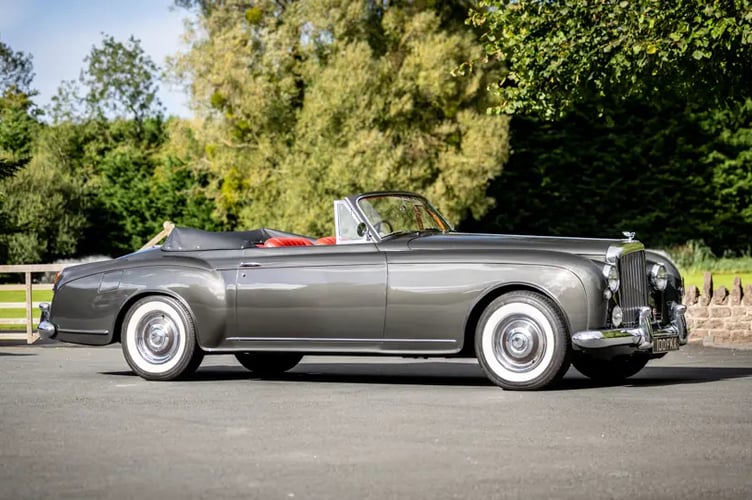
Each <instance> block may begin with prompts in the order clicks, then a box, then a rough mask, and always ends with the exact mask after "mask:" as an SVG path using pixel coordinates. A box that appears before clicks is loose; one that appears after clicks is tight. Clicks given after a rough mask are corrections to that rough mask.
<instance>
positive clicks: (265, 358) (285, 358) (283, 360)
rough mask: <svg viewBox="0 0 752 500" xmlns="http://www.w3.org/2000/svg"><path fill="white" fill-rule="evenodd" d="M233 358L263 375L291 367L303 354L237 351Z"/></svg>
mask: <svg viewBox="0 0 752 500" xmlns="http://www.w3.org/2000/svg"><path fill="white" fill-rule="evenodd" d="M235 358H236V359H237V360H238V361H239V362H240V364H241V365H243V366H244V367H245V368H246V369H248V370H250V371H252V372H253V373H255V374H256V375H260V376H262V377H264V376H273V375H279V374H280V373H284V372H286V371H287V370H291V369H293V368H294V367H295V366H296V365H297V364H298V363H299V362H300V360H301V359H303V355H302V354H297V353H294V352H238V353H235Z"/></svg>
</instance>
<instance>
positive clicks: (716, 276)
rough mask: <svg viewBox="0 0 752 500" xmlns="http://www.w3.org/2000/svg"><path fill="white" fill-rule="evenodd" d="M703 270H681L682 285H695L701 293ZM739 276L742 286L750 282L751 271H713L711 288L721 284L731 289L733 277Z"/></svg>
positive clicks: (751, 282)
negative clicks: (690, 271) (689, 271)
mask: <svg viewBox="0 0 752 500" xmlns="http://www.w3.org/2000/svg"><path fill="white" fill-rule="evenodd" d="M704 275H705V273H704V272H699V271H698V272H692V273H688V272H685V271H682V276H684V286H685V287H689V286H690V285H694V286H696V287H697V288H698V289H699V290H700V293H702V285H703V283H704V281H703V280H704V279H705V278H704ZM737 276H739V277H740V278H741V279H742V287H744V286H745V285H748V284H752V273H719V272H714V273H713V289H717V288H718V287H719V286H721V285H723V286H725V287H726V288H727V289H729V290H730V289H731V285H732V284H733V283H734V278H735V277H737Z"/></svg>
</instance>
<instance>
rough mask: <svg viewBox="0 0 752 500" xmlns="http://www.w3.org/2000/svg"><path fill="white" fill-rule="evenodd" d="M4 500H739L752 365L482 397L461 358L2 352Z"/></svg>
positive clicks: (672, 358) (750, 487)
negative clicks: (172, 361) (278, 372)
mask: <svg viewBox="0 0 752 500" xmlns="http://www.w3.org/2000/svg"><path fill="white" fill-rule="evenodd" d="M0 425H1V426H2V427H1V428H0V498H2V499H6V498H7V499H21V498H77V499H78V498H81V499H83V498H146V499H149V498H155V499H157V498H159V499H170V498H262V499H267V498H268V499H289V498H304V499H305V498H321V499H324V498H331V499H340V498H342V499H355V498H374V499H377V498H378V499H381V498H411V499H412V498H431V499H437V498H438V499H440V498H478V499H486V498H572V499H574V498H577V499H581V498H650V499H656V498H672V499H673V498H683V499H688V498H739V499H746V498H752V350H746V351H740V350H726V349H711V348H702V347H694V346H690V347H689V348H688V349H685V350H684V351H682V352H680V353H671V354H669V355H668V356H666V357H665V358H664V359H662V360H658V361H654V362H651V364H649V365H648V367H647V368H646V369H645V370H644V371H643V372H641V373H640V374H639V375H638V376H636V377H635V378H634V379H632V380H630V382H629V383H627V384H624V385H617V386H597V385H595V384H593V383H591V382H590V381H589V380H587V379H585V378H583V377H582V376H580V375H579V374H578V373H577V372H576V371H574V370H571V371H570V372H569V373H568V374H567V376H566V378H565V379H564V381H563V382H562V383H561V384H560V385H559V386H558V387H556V388H555V389H553V390H548V391H544V392H533V393H521V392H507V391H502V390H500V389H498V388H496V387H494V386H492V385H490V384H489V383H488V382H487V381H486V379H485V378H484V377H483V375H482V374H481V371H480V368H479V367H478V366H477V364H476V363H475V362H471V361H461V360H455V361H445V360H411V359H392V358H372V357H368V358H364V357H344V358H335V357H307V358H304V360H303V362H302V363H301V364H300V365H299V366H298V367H297V368H296V369H295V370H294V371H293V372H292V373H290V374H288V375H286V376H284V377H280V378H277V379H274V380H260V379H257V378H254V377H252V376H251V375H250V374H249V373H248V372H246V371H245V370H244V369H243V368H241V367H240V366H239V365H238V364H237V363H236V362H235V360H234V358H233V357H231V356H217V357H211V358H207V360H205V362H204V365H203V366H202V368H201V369H200V370H199V372H198V373H197V376H196V377H195V379H193V380H190V381H185V382H147V381H144V380H142V379H140V378H138V377H135V376H133V375H132V374H131V373H130V372H129V371H128V369H127V365H126V364H125V361H124V360H123V358H122V355H121V352H120V349H119V346H112V347H107V348H83V347H67V346H66V347H62V344H58V345H54V344H53V345H44V346H36V347H35V346H30V347H27V346H0Z"/></svg>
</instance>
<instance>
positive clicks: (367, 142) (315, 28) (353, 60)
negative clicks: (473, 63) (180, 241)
mask: <svg viewBox="0 0 752 500" xmlns="http://www.w3.org/2000/svg"><path fill="white" fill-rule="evenodd" d="M183 3H188V4H191V2H183ZM193 3H196V2H193ZM198 3H201V5H199V7H202V8H201V9H200V11H201V12H203V15H200V16H199V18H198V21H197V23H196V25H195V26H194V29H193V32H192V33H191V41H192V46H191V50H190V52H189V53H187V54H185V55H184V56H183V57H180V58H178V59H177V61H176V64H175V70H176V71H177V73H178V74H179V75H182V77H183V78H185V79H186V80H187V81H188V82H189V83H190V85H191V88H192V93H193V100H194V105H195V106H196V108H197V110H198V112H199V116H200V119H199V120H197V121H196V122H194V123H193V124H186V126H187V127H188V128H189V130H182V131H178V133H177V134H176V135H175V136H174V137H175V139H174V140H173V150H174V151H175V154H176V155H177V156H178V157H180V158H183V159H184V160H185V161H186V162H188V163H189V164H191V165H195V166H197V167H200V168H205V169H206V171H208V172H210V173H211V175H212V176H213V177H214V179H215V180H214V184H213V187H212V189H211V190H210V195H211V197H212V198H213V199H214V200H215V203H216V206H217V211H218V214H219V215H220V216H221V218H222V219H223V220H224V221H225V222H226V223H227V224H228V225H230V226H236V225H238V226H243V227H252V226H259V225H272V226H276V227H280V228H285V229H289V230H295V231H299V232H306V233H311V234H326V233H330V232H332V231H333V227H332V214H331V200H332V199H334V198H336V197H341V196H344V195H348V194H351V193H353V192H358V191H366V190H374V189H409V190H415V191H420V192H423V193H425V194H426V195H428V196H429V197H431V198H432V199H433V200H436V201H437V202H438V205H439V206H440V208H441V209H442V210H443V211H444V212H445V213H446V214H447V215H448V216H449V217H450V218H451V219H453V220H455V221H456V220H458V219H460V218H461V217H462V216H464V215H465V214H466V213H467V212H471V213H472V214H473V215H475V216H479V215H480V214H482V213H483V212H484V211H485V210H487V208H488V207H489V206H490V204H491V201H492V200H490V199H489V198H488V197H487V196H486V194H485V188H486V185H487V184H488V182H489V180H490V179H491V178H493V177H494V176H495V175H497V174H498V173H499V172H500V171H501V167H502V164H503V162H504V161H505V159H506V156H507V129H508V122H507V119H506V118H504V117H500V116H488V115H487V114H486V113H485V110H486V108H487V107H488V106H489V105H490V104H491V103H490V102H489V101H488V100H487V94H486V92H485V90H484V89H485V87H486V85H487V82H488V81H490V80H488V79H489V78H491V79H493V78H494V76H493V75H494V68H493V66H490V67H489V68H486V69H487V70H488V71H487V72H480V71H478V72H475V73H472V74H469V75H467V76H466V77H465V78H462V79H460V78H455V77H452V75H451V70H452V69H453V68H454V67H456V66H457V65H459V64H460V63H461V62H462V61H464V60H468V59H470V58H479V57H481V56H482V47H481V46H480V45H479V44H478V43H477V42H476V41H475V37H474V36H473V33H472V32H471V31H470V30H468V29H467V27H466V26H464V25H463V18H464V14H462V13H461V12H462V11H463V10H464V9H457V8H456V7H457V6H458V5H460V6H461V4H458V3H453V2H443V3H441V5H440V6H435V5H434V4H435V2H429V1H425V2H423V1H410V2H389V3H386V2H384V3H381V2H371V1H356V2H352V1H346V0H310V1H306V2H273V1H259V2H248V1H242V0H226V1H222V2H212V3H207V5H209V6H210V8H208V9H204V8H203V7H204V5H203V4H204V3H206V2H203V3H202V2H198ZM453 6H454V7H455V8H454V9H453V8H452V7H453ZM457 12H460V14H459V15H456V13H457ZM465 12H466V11H465ZM187 138H190V140H188V139H187ZM197 143H198V144H199V145H200V146H199V147H196V144H197Z"/></svg>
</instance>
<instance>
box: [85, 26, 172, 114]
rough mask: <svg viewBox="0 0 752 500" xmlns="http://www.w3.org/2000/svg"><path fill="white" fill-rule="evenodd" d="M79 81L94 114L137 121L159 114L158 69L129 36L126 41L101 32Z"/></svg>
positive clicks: (160, 108) (137, 41)
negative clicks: (97, 44)
mask: <svg viewBox="0 0 752 500" xmlns="http://www.w3.org/2000/svg"><path fill="white" fill-rule="evenodd" d="M84 63H85V64H86V68H85V70H84V71H82V72H81V77H80V79H79V80H80V82H81V83H82V84H83V86H84V87H85V88H86V91H87V92H86V95H85V102H86V103H87V104H88V107H89V110H90V111H91V112H92V113H93V114H95V115H96V114H99V115H105V114H110V115H111V116H116V117H125V118H132V119H133V120H136V121H137V122H140V121H143V120H144V119H145V118H147V117H153V116H158V115H161V114H162V105H161V103H160V102H159V99H158V98H157V90H158V89H159V85H158V79H159V78H158V72H159V68H158V67H157V65H156V64H155V63H154V61H153V60H152V59H151V58H150V57H149V56H148V55H147V54H146V53H145V52H144V50H143V48H141V42H140V40H138V39H137V38H134V37H133V36H131V37H130V38H129V39H128V40H127V41H126V42H125V43H123V42H119V41H117V40H115V39H114V38H113V37H112V36H110V35H106V34H103V36H102V44H101V46H94V47H92V49H91V52H90V53H89V55H88V56H86V58H85V59H84Z"/></svg>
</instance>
